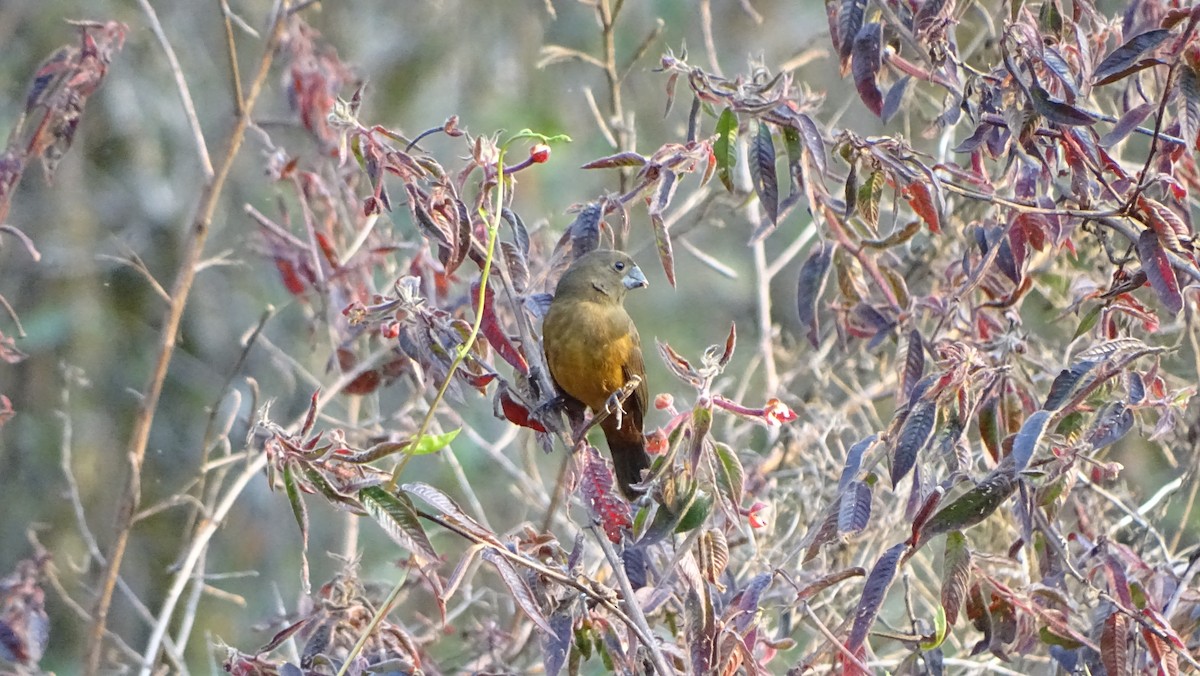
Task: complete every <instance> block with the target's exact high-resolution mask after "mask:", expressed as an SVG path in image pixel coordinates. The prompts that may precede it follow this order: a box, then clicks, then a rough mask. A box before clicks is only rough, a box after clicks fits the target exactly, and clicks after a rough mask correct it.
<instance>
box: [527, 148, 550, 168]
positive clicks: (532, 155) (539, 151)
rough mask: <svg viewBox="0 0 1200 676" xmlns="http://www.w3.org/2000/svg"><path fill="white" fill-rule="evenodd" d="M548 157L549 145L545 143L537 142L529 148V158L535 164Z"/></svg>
mask: <svg viewBox="0 0 1200 676" xmlns="http://www.w3.org/2000/svg"><path fill="white" fill-rule="evenodd" d="M549 159H550V146H548V145H546V144H545V143H538V144H536V145H534V146H533V147H532V148H530V149H529V160H530V161H531V162H533V163H535V164H542V163H543V162H546V161H548V160H549Z"/></svg>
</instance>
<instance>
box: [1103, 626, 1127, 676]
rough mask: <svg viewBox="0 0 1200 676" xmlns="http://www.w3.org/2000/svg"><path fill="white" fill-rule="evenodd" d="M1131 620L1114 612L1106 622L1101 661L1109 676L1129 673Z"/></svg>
mask: <svg viewBox="0 0 1200 676" xmlns="http://www.w3.org/2000/svg"><path fill="white" fill-rule="evenodd" d="M1128 635H1129V618H1128V617H1126V616H1125V614H1124V613H1122V612H1120V611H1115V610H1114V611H1113V612H1112V613H1111V614H1109V616H1108V617H1107V618H1105V620H1104V631H1103V633H1101V634H1100V661H1101V662H1103V663H1104V669H1105V670H1106V671H1107V672H1108V676H1125V674H1128V673H1129V644H1128Z"/></svg>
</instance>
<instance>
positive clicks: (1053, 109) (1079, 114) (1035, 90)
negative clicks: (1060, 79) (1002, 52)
mask: <svg viewBox="0 0 1200 676" xmlns="http://www.w3.org/2000/svg"><path fill="white" fill-rule="evenodd" d="M1029 92H1030V94H1031V95H1032V96H1033V109H1034V110H1036V111H1037V113H1038V114H1039V115H1041V116H1042V117H1044V118H1046V119H1047V120H1049V121H1050V122H1053V123H1054V124H1061V125H1063V126H1068V127H1077V126H1081V125H1091V124H1096V122H1097V120H1098V118H1097V117H1096V116H1095V115H1092V114H1091V113H1089V112H1087V111H1086V110H1083V109H1081V108H1076V107H1075V106H1073V105H1071V104H1069V103H1067V102H1066V101H1060V100H1058V99H1056V98H1054V97H1053V96H1050V92H1048V91H1046V90H1045V89H1043V88H1042V86H1041V85H1040V84H1038V83H1037V82H1034V83H1033V84H1032V85H1030V87H1029Z"/></svg>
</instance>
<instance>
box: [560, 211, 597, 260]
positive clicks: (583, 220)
mask: <svg viewBox="0 0 1200 676" xmlns="http://www.w3.org/2000/svg"><path fill="white" fill-rule="evenodd" d="M602 217H603V212H602V210H601V208H600V205H599V204H597V203H596V202H592V203H590V204H588V205H587V206H585V207H584V208H583V209H581V210H580V211H579V214H578V215H577V216H575V220H574V221H573V222H572V223H571V226H570V227H569V228H568V231H569V232H570V233H571V252H572V255H574V257H575V258H579V257H580V256H582V255H584V254H585V253H587V252H589V251H591V250H592V249H595V248H596V247H598V246H600V219H601V218H602Z"/></svg>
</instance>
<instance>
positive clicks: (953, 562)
mask: <svg viewBox="0 0 1200 676" xmlns="http://www.w3.org/2000/svg"><path fill="white" fill-rule="evenodd" d="M970 572H971V549H970V548H969V547H968V546H967V537H966V536H965V535H963V534H962V533H961V532H960V531H952V532H951V533H950V534H949V535H947V536H946V554H945V556H943V557H942V609H944V610H945V611H946V624H947V625H950V626H953V625H954V622H955V621H956V620H957V619H958V612H959V610H960V609H962V602H963V599H964V598H966V596H967V576H968V574H969V573H970Z"/></svg>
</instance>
